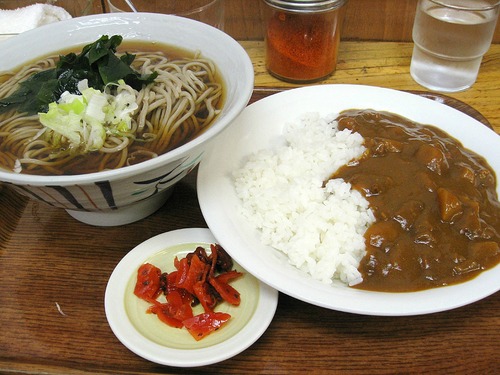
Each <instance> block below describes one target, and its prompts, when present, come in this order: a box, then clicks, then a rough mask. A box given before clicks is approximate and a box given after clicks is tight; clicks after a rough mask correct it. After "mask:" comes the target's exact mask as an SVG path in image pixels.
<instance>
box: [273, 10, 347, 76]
mask: <svg viewBox="0 0 500 375" xmlns="http://www.w3.org/2000/svg"><path fill="white" fill-rule="evenodd" d="M266 2H267V3H268V4H270V5H271V7H273V4H272V3H273V1H271V0H267V1H266ZM285 3H286V2H285ZM290 3H293V1H291V2H290ZM317 3H328V4H326V5H328V6H329V7H330V8H327V9H326V10H324V9H321V10H318V11H311V10H309V9H308V10H305V11H299V10H297V9H293V10H287V9H281V8H274V7H273V8H272V10H271V16H270V18H269V22H268V25H267V33H266V67H267V69H268V70H269V72H270V73H271V74H272V75H274V76H276V77H278V78H280V79H283V80H286V81H291V82H311V81H316V80H320V79H322V78H325V77H326V76H328V75H329V74H331V73H332V72H333V71H334V70H335V67H336V65H337V54H338V48H339V43H340V26H341V20H342V16H343V13H342V10H341V8H340V7H339V4H338V3H341V4H340V5H343V3H344V2H343V1H333V2H332V1H324V2H321V1H318V2H317ZM332 3H333V4H332ZM280 5H281V4H280ZM326 5H325V6H326ZM332 7H333V8H332Z"/></svg>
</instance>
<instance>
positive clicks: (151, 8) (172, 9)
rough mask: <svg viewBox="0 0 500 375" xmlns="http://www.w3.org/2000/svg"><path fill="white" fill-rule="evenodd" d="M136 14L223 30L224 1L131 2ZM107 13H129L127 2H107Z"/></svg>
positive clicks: (161, 0) (160, 0)
mask: <svg viewBox="0 0 500 375" xmlns="http://www.w3.org/2000/svg"><path fill="white" fill-rule="evenodd" d="M132 5H133V6H134V8H135V10H136V11H138V12H151V13H163V14H173V15H176V16H181V17H186V18H191V19H194V20H196V21H200V22H203V23H206V24H208V25H210V26H214V27H216V28H218V29H220V30H223V29H224V0H158V1H151V0H133V1H132ZM108 6H109V11H110V12H111V13H115V12H130V11H132V9H131V8H130V2H129V1H127V0H108Z"/></svg>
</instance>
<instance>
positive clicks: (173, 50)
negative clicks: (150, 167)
mask: <svg viewBox="0 0 500 375" xmlns="http://www.w3.org/2000/svg"><path fill="white" fill-rule="evenodd" d="M83 46H84V45H82V46H79V47H76V48H68V49H63V50H60V51H57V52H55V53H52V54H50V56H59V55H66V54H68V53H70V52H75V53H79V52H80V51H81V50H82V48H83ZM118 52H119V53H124V52H129V53H131V54H135V53H138V52H155V53H156V52H161V53H162V54H164V55H165V56H167V57H168V58H169V60H171V61H172V60H179V59H186V58H194V57H195V55H196V53H195V52H194V51H189V50H186V49H183V48H180V47H176V46H171V45H168V44H164V43H159V42H154V41H125V40H124V41H123V42H122V44H121V45H120V46H119V48H118ZM42 59H44V57H41V58H37V59H34V60H33V61H31V62H29V63H26V64H25V65H30V64H35V63H36V62H37V61H40V60H42ZM21 68H22V67H18V68H17V69H13V71H14V72H17V71H19V70H20V69H21ZM11 75H12V74H11V73H9V74H5V75H1V74H0V84H1V83H2V82H4V81H6V80H7V79H8V78H10V76H11ZM214 80H215V81H216V82H218V83H220V84H222V97H221V98H220V99H219V100H218V103H217V105H216V108H218V109H220V108H222V106H223V105H224V103H225V100H226V97H225V95H226V89H225V86H224V81H223V78H222V75H221V73H220V72H219V71H217V72H216V75H215V77H214ZM0 116H5V115H0ZM211 123H213V121H212V122H211ZM211 123H210V124H208V126H205V127H204V128H203V129H201V130H200V131H197V132H188V131H184V130H182V129H181V128H179V129H178V130H177V132H178V133H179V134H182V137H177V138H178V139H179V140H178V142H177V143H171V144H169V145H168V148H162V149H158V148H153V147H152V145H151V144H150V143H149V142H141V143H138V142H135V143H133V146H129V149H130V148H132V147H133V148H134V149H137V148H138V149H141V150H145V151H146V152H155V153H157V154H159V155H161V154H164V153H166V152H168V151H170V150H172V149H174V148H177V147H180V146H182V145H183V144H186V143H188V142H189V141H191V140H192V139H194V138H196V137H197V136H199V135H200V134H202V133H203V132H205V131H206V130H207V128H209V127H210V125H211ZM14 148H15V150H19V147H17V146H12V147H10V146H5V145H4V144H3V139H2V137H0V168H2V169H7V170H12V169H13V165H10V164H6V163H7V161H6V160H7V159H6V158H2V157H1V155H2V154H5V155H12V154H14V155H16V157H17V158H20V157H22V155H17V152H16V151H15V150H14ZM104 158H105V160H107V161H106V162H105V163H103V160H104ZM120 158H121V155H120V153H116V154H103V153H101V152H91V153H88V154H85V155H79V156H76V157H74V158H73V159H72V160H71V162H69V163H67V164H65V166H64V167H61V171H60V172H59V173H57V174H64V175H75V174H83V173H91V172H96V171H98V170H101V169H96V166H99V165H103V164H106V168H104V169H113V168H114V166H115V165H118V163H120ZM9 159H10V160H9V161H8V162H9V163H11V160H12V158H9ZM145 160H147V158H146V157H138V158H135V159H133V158H131V161H130V164H137V163H139V162H142V161H145ZM4 164H5V165H4ZM22 173H24V174H34V175H52V174H54V172H53V171H51V170H45V169H43V168H39V167H36V168H35V169H33V170H30V169H27V168H23V171H22Z"/></svg>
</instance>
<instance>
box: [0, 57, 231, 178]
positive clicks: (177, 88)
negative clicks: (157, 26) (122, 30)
mask: <svg viewBox="0 0 500 375" xmlns="http://www.w3.org/2000/svg"><path fill="white" fill-rule="evenodd" d="M134 54H135V55H136V58H135V60H134V63H133V67H134V69H135V70H137V71H138V72H139V73H141V74H149V73H152V72H153V71H156V72H157V73H158V77H157V78H156V79H155V82H154V83H153V84H150V85H148V86H146V87H143V88H142V89H141V90H140V91H139V93H138V95H137V104H138V106H139V108H138V109H137V111H136V112H135V114H134V116H133V118H132V123H131V129H130V131H129V132H128V133H127V134H126V135H123V136H117V135H116V134H110V135H107V137H106V140H105V142H104V146H103V147H102V148H101V149H100V150H99V151H98V152H91V153H88V154H86V155H83V156H82V155H79V154H78V153H75V152H74V150H71V149H69V148H67V149H61V148H58V149H54V147H53V146H52V145H51V143H50V137H54V136H59V135H57V134H54V132H52V131H45V130H44V127H43V125H42V124H41V123H40V122H39V120H38V116H37V115H34V116H26V115H23V114H19V113H15V112H13V111H11V112H9V113H5V114H3V115H0V142H1V144H0V166H1V167H3V168H6V169H11V170H16V171H17V172H21V171H22V173H30V174H79V173H88V172H95V171H101V170H106V169H115V168H120V167H123V166H126V165H130V164H136V163H138V162H141V161H144V160H147V159H150V158H153V157H156V156H157V155H160V154H163V153H165V152H167V151H169V150H171V149H173V148H175V147H178V146H180V145H181V144H183V143H185V142H187V141H189V140H190V139H192V138H193V137H195V136H196V135H197V134H199V133H200V132H202V131H203V129H205V128H206V127H207V126H208V125H209V124H210V123H211V122H212V121H213V120H214V119H215V117H216V116H217V114H218V113H219V111H220V106H221V103H222V100H223V99H222V93H223V88H222V84H221V83H220V82H219V81H218V80H217V79H216V68H215V66H214V64H213V62H211V61H209V60H207V59H203V58H200V57H199V56H195V57H194V58H192V59H191V58H186V59H178V60H170V59H169V58H167V57H166V55H165V54H164V53H161V52H158V53H151V52H134ZM56 63H57V57H50V58H47V59H44V60H42V61H39V62H37V63H35V64H33V65H31V66H28V67H24V68H22V69H21V70H20V71H19V72H17V73H8V74H3V77H2V76H0V79H5V77H7V80H5V82H4V83H3V84H1V86H0V98H5V97H7V96H9V95H10V94H12V93H13V92H14V91H15V90H16V88H17V86H18V83H19V82H21V81H23V80H25V79H27V78H28V77H29V76H30V75H32V74H34V73H36V72H39V71H41V70H45V69H48V68H52V67H54V66H55V64H56ZM0 82H1V81H0ZM130 89H131V88H130Z"/></svg>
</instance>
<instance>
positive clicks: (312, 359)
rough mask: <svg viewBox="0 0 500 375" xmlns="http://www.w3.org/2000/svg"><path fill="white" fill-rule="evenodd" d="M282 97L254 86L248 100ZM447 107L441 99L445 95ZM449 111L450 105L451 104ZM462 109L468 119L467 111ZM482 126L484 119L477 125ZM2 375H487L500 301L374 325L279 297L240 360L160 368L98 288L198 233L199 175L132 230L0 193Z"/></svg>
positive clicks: (498, 365) (494, 365) (497, 342)
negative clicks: (163, 240)
mask: <svg viewBox="0 0 500 375" xmlns="http://www.w3.org/2000/svg"><path fill="white" fill-rule="evenodd" d="M277 91H280V90H279V89H270V88H256V90H255V93H254V96H253V97H252V101H255V100H258V99H261V98H263V97H265V96H267V95H270V94H272V93H275V92H277ZM443 100H444V101H445V102H446V98H444V99H443ZM449 104H450V105H452V106H457V101H456V100H451V101H449ZM458 105H459V107H460V109H461V110H462V111H464V112H466V113H469V114H471V115H472V116H474V115H475V114H476V112H475V110H474V109H473V108H471V107H470V106H468V105H466V104H465V103H458ZM480 120H482V119H480ZM0 189H1V190H0V207H1V217H0V280H2V288H0V326H1V327H2V328H1V330H2V333H1V335H0V373H2V374H4V373H25V374H66V375H71V374H214V373H216V374H274V375H279V374H302V373H312V374H395V373H404V374H423V373H428V374H494V373H498V371H500V359H499V356H498V350H499V349H500V338H499V335H498V332H499V330H500V294H499V293H496V294H494V295H492V296H490V297H488V298H485V299H483V300H481V301H479V302H476V303H474V304H471V305H468V306H465V307H462V308H458V309H455V310H451V311H447V312H441V313H436V314H430V315H422V316H410V317H373V316H364V315H355V314H348V313H342V312H337V311H333V310H328V309H324V308H320V307H316V306H312V305H309V304H306V303H304V302H301V301H298V300H296V299H294V298H291V297H288V296H286V295H284V294H280V296H279V304H278V309H277V312H276V315H275V317H274V320H273V321H272V323H271V325H270V327H269V328H268V330H267V331H266V332H265V333H264V335H263V336H262V337H261V338H260V339H259V340H258V341H257V342H256V343H255V344H254V345H252V346H251V347H250V348H249V349H247V350H246V351H244V352H243V353H241V354H239V355H237V356H235V357H233V358H231V359H229V360H226V361H224V362H222V363H219V364H215V365H211V366H206V367H200V368H196V369H179V368H171V367H167V366H159V365H156V364H154V363H151V362H148V361H146V360H144V359H142V358H140V357H138V356H137V355H135V354H133V353H132V352H130V351H129V350H128V349H127V348H126V347H124V346H123V345H122V344H121V343H120V342H119V341H118V340H117V338H116V337H115V336H114V335H113V333H112V332H111V330H110V328H109V326H108V324H107V320H106V317H105V311H104V292H105V288H106V283H107V280H108V278H109V276H110V275H111V272H112V271H113V269H114V267H115V266H116V264H117V263H118V262H119V261H120V259H121V258H122V257H123V256H124V255H125V254H127V253H128V251H130V250H131V249H132V248H133V247H135V246H136V245H138V244H139V243H141V242H143V241H144V240H146V239H148V238H150V237H152V236H155V235H157V234H160V233H163V232H166V231H171V230H174V229H179V228H186V227H206V223H205V221H204V219H203V216H202V214H201V211H200V208H199V205H198V200H197V195H196V170H195V171H194V172H193V173H192V174H190V175H188V176H187V177H186V178H185V179H184V180H182V181H181V182H180V183H179V184H178V185H177V186H176V187H175V190H174V193H173V195H172V197H171V198H170V200H169V201H168V202H167V204H166V205H165V206H164V207H163V208H161V209H160V210H159V211H158V212H156V213H155V214H153V215H151V216H150V217H148V218H146V219H143V220H141V221H139V222H137V223H133V224H129V225H126V226H121V227H109V228H102V227H93V226H89V225H86V224H82V223H80V222H78V221H76V220H74V219H72V218H71V217H70V216H68V214H67V213H66V212H65V211H62V210H58V209H55V208H52V207H49V206H46V205H43V204H39V203H36V202H34V201H32V200H29V199H27V198H23V197H21V196H19V195H18V194H17V193H15V192H14V191H12V190H11V189H10V188H7V187H5V186H3V187H2V186H0Z"/></svg>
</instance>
